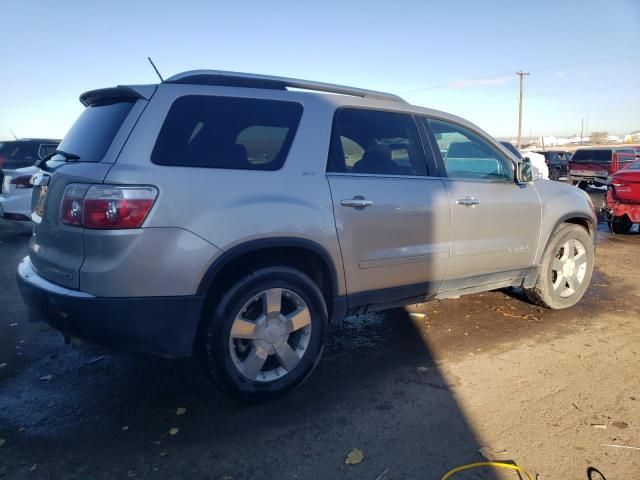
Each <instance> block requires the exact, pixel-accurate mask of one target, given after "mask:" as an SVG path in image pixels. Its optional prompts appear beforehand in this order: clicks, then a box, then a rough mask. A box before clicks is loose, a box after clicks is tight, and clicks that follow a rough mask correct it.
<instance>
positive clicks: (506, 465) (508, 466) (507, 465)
mask: <svg viewBox="0 0 640 480" xmlns="http://www.w3.org/2000/svg"><path fill="white" fill-rule="evenodd" d="M478 467H498V468H506V469H509V470H515V471H517V472H521V473H524V474H525V475H526V476H527V478H528V479H529V480H533V478H531V475H529V472H527V471H526V470H525V469H524V468H522V467H519V466H517V465H512V464H510V463H502V462H478V463H470V464H468V465H462V466H461V467H456V468H454V469H453V470H449V471H448V472H447V473H446V474H445V475H444V477H442V480H448V479H449V478H450V477H451V475H454V474H456V473H458V472H462V471H464V470H471V469H472V468H478Z"/></svg>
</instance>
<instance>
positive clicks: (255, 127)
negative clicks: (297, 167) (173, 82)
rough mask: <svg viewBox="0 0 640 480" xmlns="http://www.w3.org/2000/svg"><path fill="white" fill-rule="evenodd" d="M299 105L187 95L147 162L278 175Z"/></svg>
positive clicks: (171, 113) (178, 103) (174, 108)
mask: <svg viewBox="0 0 640 480" xmlns="http://www.w3.org/2000/svg"><path fill="white" fill-rule="evenodd" d="M301 116H302V105H300V104H299V103H294V102H282V101H276V100H261V99H253V98H231V97H212V96H203V95H188V96H184V97H180V98H179V99H177V100H176V101H175V102H174V103H173V105H172V106H171V109H170V110H169V113H168V114H167V118H166V119H165V121H164V124H163V125H162V128H161V129H160V134H159V135H158V139H157V141H156V145H155V147H154V148H153V153H152V155H151V161H152V162H153V163H156V164H158V165H175V166H181V167H207V168H231V169H245V170H277V169H279V168H280V167H282V165H283V163H284V161H285V159H286V157H287V154H288V153H289V148H290V147H291V144H292V143H293V138H294V136H295V133H296V130H297V128H298V124H299V123H300V118H301Z"/></svg>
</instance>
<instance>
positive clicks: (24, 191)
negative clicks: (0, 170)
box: [0, 166, 39, 222]
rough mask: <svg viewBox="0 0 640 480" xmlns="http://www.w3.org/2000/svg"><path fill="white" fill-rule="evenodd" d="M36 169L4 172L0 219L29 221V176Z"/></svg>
mask: <svg viewBox="0 0 640 480" xmlns="http://www.w3.org/2000/svg"><path fill="white" fill-rule="evenodd" d="M38 171H39V169H38V167H33V166H32V167H24V168H18V169H15V170H4V180H3V182H2V193H0V217H2V218H4V219H5V220H13V221H17V222H30V221H31V192H32V190H33V185H32V184H31V176H32V175H33V174H34V173H37V172H38Z"/></svg>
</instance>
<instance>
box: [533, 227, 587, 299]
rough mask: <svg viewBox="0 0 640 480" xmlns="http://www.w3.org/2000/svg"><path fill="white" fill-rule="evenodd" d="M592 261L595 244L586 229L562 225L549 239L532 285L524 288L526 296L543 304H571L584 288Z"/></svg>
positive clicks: (580, 295)
mask: <svg viewBox="0 0 640 480" xmlns="http://www.w3.org/2000/svg"><path fill="white" fill-rule="evenodd" d="M593 264H594V247H593V243H592V240H591V237H590V236H589V234H588V233H587V231H586V230H585V229H584V228H583V227H580V226H578V225H574V224H569V223H565V224H562V225H561V226H560V227H558V228H557V229H556V231H555V232H554V233H553V234H552V236H551V238H550V239H549V243H548V245H547V249H546V250H545V253H544V256H543V258H542V265H541V268H540V274H539V275H538V279H537V281H536V284H535V286H534V287H533V288H525V289H524V292H525V295H526V296H527V298H528V299H529V300H530V301H531V302H533V303H535V304H537V305H540V306H542V307H546V308H552V309H561V308H568V307H571V306H573V305H575V304H576V303H577V302H578V301H579V300H580V299H581V298H582V296H583V295H584V292H585V291H586V290H587V287H588V286H589V282H590V281H591V275H592V274H593Z"/></svg>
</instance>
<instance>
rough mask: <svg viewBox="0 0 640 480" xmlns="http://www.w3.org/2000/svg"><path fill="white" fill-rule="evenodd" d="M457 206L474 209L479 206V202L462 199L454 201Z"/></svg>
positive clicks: (471, 199)
mask: <svg viewBox="0 0 640 480" xmlns="http://www.w3.org/2000/svg"><path fill="white" fill-rule="evenodd" d="M456 203H457V204H458V205H464V206H465V207H475V206H476V205H480V200H478V199H477V198H473V197H464V198H459V199H458V200H456Z"/></svg>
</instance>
